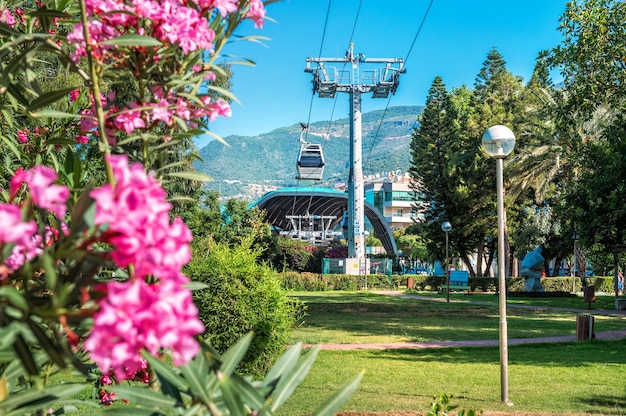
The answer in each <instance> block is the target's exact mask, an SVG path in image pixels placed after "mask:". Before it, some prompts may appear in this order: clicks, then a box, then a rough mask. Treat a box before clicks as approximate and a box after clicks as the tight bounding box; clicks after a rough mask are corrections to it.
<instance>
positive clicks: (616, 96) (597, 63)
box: [548, 0, 626, 264]
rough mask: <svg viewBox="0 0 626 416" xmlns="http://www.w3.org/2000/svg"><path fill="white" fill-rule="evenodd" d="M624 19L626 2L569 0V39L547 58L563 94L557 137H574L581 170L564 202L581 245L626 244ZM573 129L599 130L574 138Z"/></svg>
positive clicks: (573, 152)
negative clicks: (558, 76)
mask: <svg viewBox="0 0 626 416" xmlns="http://www.w3.org/2000/svg"><path fill="white" fill-rule="evenodd" d="M624 21H626V3H624V2H622V1H615V0H585V1H570V2H568V3H567V4H566V8H565V12H564V14H563V16H562V17H561V27H560V30H561V32H562V34H563V37H564V39H563V41H562V43H561V45H559V46H558V47H556V48H554V49H553V50H552V51H551V54H550V56H549V58H548V64H549V65H550V68H551V69H554V70H559V71H560V73H561V75H562V76H563V78H564V79H563V88H564V90H565V91H566V95H565V97H564V98H565V99H564V100H563V101H562V102H561V103H559V104H560V105H559V106H558V108H557V112H556V115H555V124H556V134H557V135H559V136H562V137H566V138H569V139H571V142H570V143H569V155H568V157H569V158H570V159H571V160H572V161H573V163H574V164H575V167H576V169H577V170H578V175H577V177H576V178H575V180H574V181H573V182H572V184H571V185H570V186H568V187H567V189H566V195H565V199H564V206H565V208H566V209H567V210H568V212H569V214H570V217H571V220H572V222H573V223H574V224H575V225H576V227H578V231H579V232H578V234H579V238H580V243H581V244H582V245H583V246H584V247H587V248H593V249H594V250H596V251H597V250H599V249H600V250H605V251H606V252H615V253H617V251H618V250H619V248H620V246H622V245H623V244H624V243H625V241H626V240H625V237H624V230H625V229H624V224H625V223H626V212H625V211H624V209H623V199H624V189H626V186H625V184H624V182H625V181H626V179H625V178H626V177H625V176H624V173H625V172H624V168H623V167H624V165H625V163H624V162H625V161H624V157H623V154H624V150H625V149H624V143H623V137H624V132H625V131H626V120H625V118H624V117H623V116H622V114H623V112H624V110H626V103H625V102H624V98H623V97H624V96H625V93H626V62H625V61H624V56H626V30H625V28H624V24H623V23H624ZM572 126H575V127H577V128H579V129H580V128H582V129H583V130H584V131H591V132H593V133H594V134H593V135H585V136H583V137H576V136H575V135H572V134H571V132H572ZM617 262H618V259H617V256H615V264H617Z"/></svg>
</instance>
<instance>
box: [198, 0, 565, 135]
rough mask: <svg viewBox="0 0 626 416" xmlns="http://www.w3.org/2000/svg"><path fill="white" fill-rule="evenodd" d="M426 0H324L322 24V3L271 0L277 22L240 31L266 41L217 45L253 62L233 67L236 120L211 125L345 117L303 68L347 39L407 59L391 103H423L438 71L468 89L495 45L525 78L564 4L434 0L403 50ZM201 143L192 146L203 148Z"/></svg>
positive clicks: (246, 131)
mask: <svg viewBox="0 0 626 416" xmlns="http://www.w3.org/2000/svg"><path fill="white" fill-rule="evenodd" d="M429 4H430V0H394V1H380V0H331V1H330V13H329V15H328V21H327V23H325V22H326V16H327V11H328V9H329V1H326V0H283V1H281V2H279V3H274V4H271V5H269V6H268V7H267V12H268V17H270V18H271V19H273V20H274V21H269V20H268V21H267V22H266V24H265V27H264V28H263V29H261V30H259V29H254V28H253V27H252V25H245V26H243V27H241V28H240V30H239V33H240V34H241V35H246V34H254V35H261V36H266V37H268V38H270V39H269V40H267V41H265V42H264V44H265V46H263V45H259V44H257V43H250V42H234V43H232V44H229V45H227V46H226V48H225V50H224V53H225V54H231V55H234V56H239V57H246V58H250V59H252V60H253V61H255V63H256V66H254V67H247V66H241V65H236V66H234V67H233V70H234V79H233V84H234V86H233V92H234V94H235V95H236V96H237V98H238V99H239V100H240V101H241V105H239V104H237V103H233V106H232V107H233V116H232V117H231V118H224V119H220V120H218V121H216V122H214V123H212V124H211V130H212V131H214V132H215V133H217V134H219V135H221V136H222V137H227V136H229V135H233V134H236V135H244V136H253V135H257V134H261V133H267V132H270V131H272V130H273V129H275V128H278V127H284V126H288V125H292V124H295V123H298V122H307V121H310V122H315V121H320V120H331V119H332V120H336V119H339V118H345V117H347V116H348V115H349V101H348V94H345V93H339V94H337V96H336V99H331V98H319V97H318V96H317V95H316V96H313V93H312V84H311V80H312V75H311V74H309V73H305V72H304V67H305V65H306V58H307V57H320V56H321V57H343V56H344V55H345V52H346V50H347V48H348V45H349V42H350V40H351V39H352V41H353V42H354V51H355V53H363V54H364V55H365V56H366V57H370V58H404V59H406V61H405V68H406V73H405V74H403V75H401V77H400V86H399V88H398V90H397V92H396V94H395V95H394V96H392V98H391V100H390V101H389V106H398V105H423V104H424V103H425V101H426V97H427V95H428V89H429V87H430V85H431V83H432V81H433V79H434V78H435V76H441V77H442V78H443V81H444V83H445V84H446V86H447V87H448V89H451V88H453V87H460V86H462V85H468V86H470V87H471V86H473V84H474V80H475V78H476V75H477V74H478V72H479V71H480V68H481V66H482V63H483V62H484V61H485V59H486V57H487V54H488V52H489V50H490V49H491V48H492V47H493V46H495V47H496V48H497V49H498V51H499V52H500V53H501V54H502V55H503V57H504V59H505V61H506V63H507V69H508V70H509V71H511V72H512V73H513V74H515V75H519V76H521V77H523V78H524V80H525V81H528V79H529V78H530V75H531V73H532V70H533V67H534V64H535V58H536V57H537V54H538V52H539V51H541V50H544V49H550V48H552V47H555V46H557V45H558V44H559V43H560V42H561V41H562V39H563V37H562V35H561V32H559V31H558V26H559V18H560V17H561V15H562V13H563V11H564V9H565V0H525V1H503V0H479V1H467V0H434V1H433V4H432V7H431V8H430V11H429V12H428V15H427V16H426V20H425V21H424V25H423V27H422V30H421V32H420V33H419V36H417V38H416V40H415V43H414V46H413V48H412V49H410V48H411V44H412V43H413V41H414V39H415V36H416V33H417V31H418V28H419V27H420V24H421V22H422V19H423V18H424V15H425V14H426V11H427V9H428V6H429ZM359 5H360V9H359ZM357 11H358V18H357ZM355 21H356V25H355ZM325 24H326V31H325V32H324V26H325ZM353 31H354V32H353ZM322 39H323V44H322ZM320 47H321V54H320ZM409 51H410V53H409ZM229 59H230V58H229ZM555 81H558V80H557V79H555ZM387 103H388V100H387V99H384V98H378V99H373V98H371V94H364V95H363V100H362V112H368V111H372V110H376V109H383V108H385V106H386V105H387ZM333 106H334V111H333ZM208 140H209V139H208V138H202V139H200V140H198V141H197V144H198V145H199V146H200V147H202V146H204V145H205V144H206V143H207V142H208ZM294 140H297V137H294Z"/></svg>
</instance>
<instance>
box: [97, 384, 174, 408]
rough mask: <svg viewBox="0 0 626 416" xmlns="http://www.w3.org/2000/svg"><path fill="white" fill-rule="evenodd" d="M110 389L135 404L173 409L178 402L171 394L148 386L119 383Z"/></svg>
mask: <svg viewBox="0 0 626 416" xmlns="http://www.w3.org/2000/svg"><path fill="white" fill-rule="evenodd" d="M108 389H109V390H111V391H113V392H115V394H116V395H117V398H119V399H127V400H128V401H130V402H132V403H133V404H138V405H142V406H150V407H153V408H154V407H156V408H158V409H173V408H174V406H175V405H176V402H177V401H176V400H175V399H173V398H171V397H169V396H166V395H164V394H161V393H160V392H156V391H152V390H149V389H148V388H146V387H138V386H127V385H122V384H118V385H115V386H109V387H108Z"/></svg>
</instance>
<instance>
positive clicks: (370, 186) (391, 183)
mask: <svg viewBox="0 0 626 416" xmlns="http://www.w3.org/2000/svg"><path fill="white" fill-rule="evenodd" d="M412 182H413V178H411V177H410V176H409V174H408V172H405V173H400V172H390V173H389V174H387V175H386V176H382V175H376V176H370V177H367V178H365V200H366V201H367V202H369V203H370V204H372V205H374V206H375V207H376V208H377V209H378V210H379V211H380V213H381V214H382V215H383V217H384V218H385V220H386V221H387V223H388V224H389V227H390V228H391V229H392V230H398V229H405V228H407V227H408V226H410V225H412V224H413V223H414V222H415V220H418V219H419V217H420V216H421V214H419V215H418V214H417V213H416V212H415V209H414V208H413V205H414V202H415V198H416V195H415V192H414V191H413V190H412V189H411V186H410V185H411V183H412Z"/></svg>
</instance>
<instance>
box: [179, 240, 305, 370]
mask: <svg viewBox="0 0 626 416" xmlns="http://www.w3.org/2000/svg"><path fill="white" fill-rule="evenodd" d="M251 243H252V242H251V241H250V240H249V239H248V240H244V241H243V242H241V243H240V244H239V245H235V246H229V245H228V244H225V243H216V242H214V241H212V240H210V239H204V240H200V241H199V242H196V241H194V245H195V247H194V256H193V259H192V261H191V262H190V263H189V264H188V265H187V266H186V267H185V270H184V272H185V273H186V275H187V276H189V278H191V279H192V280H193V281H196V282H201V283H204V284H205V285H207V286H208V287H207V288H205V289H200V290H197V291H195V292H194V302H195V303H196V305H197V307H198V309H199V317H200V319H201V320H202V322H203V323H204V325H205V326H206V331H205V333H204V336H205V337H206V339H207V341H208V342H209V343H210V344H211V345H213V346H214V347H215V348H216V349H217V350H218V351H220V352H224V351H226V350H227V349H228V348H229V347H230V346H232V345H233V344H234V343H235V342H236V341H238V340H239V339H240V338H241V337H242V336H243V335H245V334H247V333H248V332H253V334H254V337H253V340H252V344H251V346H250V349H249V350H248V352H247V354H246V356H245V357H244V360H243V362H242V367H241V368H240V370H241V371H243V372H246V373H248V374H252V375H260V374H264V373H265V372H266V371H267V370H268V369H269V368H270V367H271V364H272V362H273V360H274V358H275V357H277V356H278V355H280V353H282V352H284V348H285V345H286V344H287V339H288V335H289V331H290V329H291V328H292V327H293V325H294V323H295V319H296V317H295V314H296V312H297V307H296V306H295V305H294V304H293V302H292V301H289V300H288V298H287V296H286V295H285V293H284V292H283V290H282V289H281V286H280V284H281V283H280V279H279V278H278V275H277V273H276V272H275V271H273V270H272V269H271V268H269V267H267V266H265V265H259V264H257V262H256V259H257V257H258V255H259V254H260V250H253V249H252V248H251Z"/></svg>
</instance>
